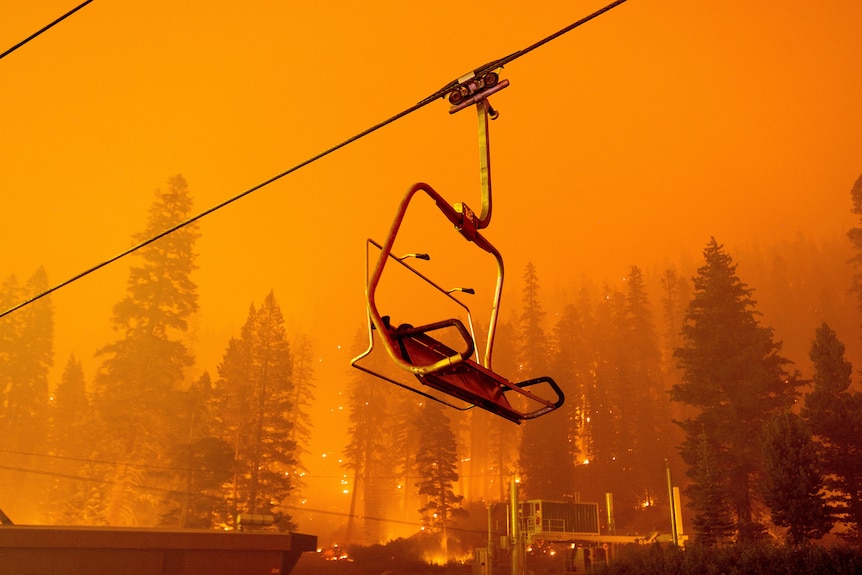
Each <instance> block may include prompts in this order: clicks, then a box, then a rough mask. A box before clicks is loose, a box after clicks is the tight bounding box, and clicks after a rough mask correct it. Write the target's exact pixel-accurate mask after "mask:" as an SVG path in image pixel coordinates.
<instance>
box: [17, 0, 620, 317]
mask: <svg viewBox="0 0 862 575" xmlns="http://www.w3.org/2000/svg"><path fill="white" fill-rule="evenodd" d="M90 1H92V0H90ZM624 2H626V0H616V1H615V2H612V3H610V4H608V5H607V6H605V7H604V8H600V9H599V10H596V11H595V12H593V13H592V14H590V15H588V16H585V17H583V18H581V19H580V20H578V21H576V22H573V23H572V24H570V25H568V26H566V27H565V28H562V29H561V30H558V31H557V32H554V33H553V34H551V35H550V36H547V37H545V38H543V39H541V40H539V41H538V42H536V43H535V44H532V45H530V46H528V47H527V48H524V49H523V50H519V51H517V52H513V53H511V54H509V55H508V56H506V57H504V58H500V59H499V60H494V61H493V62H489V63H487V64H485V65H484V66H480V67H479V68H476V70H474V73H475V74H476V75H477V76H479V75H482V74H484V73H485V72H487V71H489V70H495V69H497V68H500V67H502V66H504V65H505V64H508V63H509V62H512V61H514V60H516V59H518V58H520V57H521V56H524V55H526V54H528V53H530V52H532V51H533V50H535V49H536V48H538V47H540V46H543V45H544V44H547V43H548V42H550V41H551V40H554V39H556V38H558V37H560V36H562V35H563V34H566V33H567V32H571V31H572V30H574V29H575V28H578V27H579V26H582V25H584V24H586V23H587V22H589V21H590V20H593V19H595V18H598V17H599V16H601V15H602V14H604V13H605V12H608V11H609V10H611V9H613V8H616V7H617V6H619V5H620V4H623V3H624ZM457 85H458V81H457V80H452V81H451V82H449V83H448V84H446V85H445V86H443V87H442V88H440V89H439V90H437V91H436V92H434V93H433V94H431V95H430V96H428V97H426V98H424V99H423V100H420V101H419V102H418V103H416V104H414V105H413V106H410V107H409V108H407V109H405V110H403V111H401V112H398V113H397V114H395V115H394V116H392V117H390V118H387V119H386V120H383V121H382V122H380V123H378V124H375V125H373V126H371V127H370V128H367V129H365V130H363V131H362V132H359V133H358V134H356V135H354V136H351V137H350V138H347V139H346V140H344V141H343V142H341V143H339V144H336V145H334V146H332V147H330V148H327V149H326V150H324V151H322V152H320V153H318V154H316V155H314V156H312V157H310V158H308V159H307V160H304V161H302V162H300V163H298V164H296V165H295V166H293V167H291V168H288V169H287V170H285V171H283V172H281V173H280V174H277V175H275V176H272V177H271V178H269V179H268V180H265V181H263V182H261V183H259V184H257V185H256V186H253V187H251V188H249V189H247V190H245V191H244V192H241V193H239V194H237V195H235V196H233V197H232V198H228V199H227V200H225V201H223V202H221V203H220V204H217V205H215V206H213V207H211V208H209V209H207V210H204V211H203V212H201V213H199V214H197V215H196V216H192V217H190V218H189V219H187V220H185V221H182V222H180V223H178V224H176V225H175V226H173V227H170V228H168V229H166V230H165V231H163V232H161V233H159V234H157V235H155V236H153V237H151V238H149V239H147V240H144V241H143V242H141V243H139V244H137V245H134V246H132V247H130V248H129V249H127V250H125V251H123V252H120V253H119V254H117V255H115V256H114V257H112V258H109V259H107V260H105V261H103V262H102V263H99V264H96V265H95V266H93V267H91V268H89V269H86V270H84V271H82V272H81V273H79V274H77V275H75V276H72V277H71V278H69V279H67V280H66V281H64V282H62V283H59V284H57V285H55V286H54V287H51V288H49V289H47V290H45V291H43V292H41V293H39V294H37V295H35V296H33V297H31V298H29V299H26V300H24V301H22V302H21V303H19V304H18V305H15V306H13V307H11V308H9V309H7V310H6V311H4V312H3V313H0V318H3V317H5V316H7V315H9V314H10V313H12V312H14V311H17V310H19V309H21V308H22V307H24V306H27V305H29V304H31V303H33V302H35V301H37V300H39V299H42V298H43V297H45V296H47V295H50V294H52V293H54V292H55V291H57V290H59V289H60V288H63V287H65V286H67V285H69V284H71V283H73V282H75V281H78V280H79V279H81V278H83V277H85V276H88V275H90V274H91V273H93V272H95V271H97V270H99V269H101V268H103V267H105V266H107V265H108V264H112V263H114V262H115V261H117V260H119V259H122V258H124V257H126V256H128V255H131V254H132V253H134V252H136V251H138V250H139V249H141V248H143V247H146V246H148V245H150V244H151V243H153V242H155V241H157V240H159V239H161V238H163V237H165V236H167V235H169V234H172V233H174V232H175V231H177V230H180V229H182V228H184V227H186V226H188V225H190V224H193V223H195V222H196V221H198V220H200V219H201V218H203V217H205V216H208V215H209V214H211V213H213V212H215V211H218V210H220V209H222V208H224V207H226V206H228V205H230V204H232V203H234V202H235V201H237V200H240V199H242V198H244V197H245V196H247V195H249V194H251V193H253V192H256V191H257V190H259V189H261V188H263V187H265V186H268V185H270V184H272V183H274V182H276V181H278V180H280V179H281V178H283V177H285V176H287V175H289V174H292V173H293V172H296V171H297V170H300V169H302V168H304V167H305V166H307V165H309V164H312V163H314V162H316V161H318V160H320V159H322V158H324V157H326V156H328V155H329V154H331V153H333V152H335V151H338V150H340V149H341V148H343V147H345V146H347V145H348V144H352V143H353V142H355V141H357V140H359V139H361V138H364V137H365V136H368V135H369V134H371V133H373V132H376V131H377V130H379V129H381V128H383V127H385V126H388V125H389V124H391V123H393V122H395V121H397V120H400V119H401V118H403V117H404V116H407V115H408V114H412V113H413V112H415V111H417V110H419V109H420V108H424V107H425V106H427V105H428V104H430V103H431V102H433V101H434V100H436V99H437V98H443V97H445V96H446V95H448V93H449V92H450V91H451V90H452V89H453V88H455V87H456V86H457Z"/></svg>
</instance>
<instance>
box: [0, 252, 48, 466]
mask: <svg viewBox="0 0 862 575" xmlns="http://www.w3.org/2000/svg"><path fill="white" fill-rule="evenodd" d="M47 288H48V276H47V275H46V273H45V270H44V268H39V269H38V270H36V273H34V274H33V276H32V277H31V278H30V279H29V280H28V281H27V283H26V284H25V285H24V286H23V288H21V289H19V288H18V286H17V281H16V280H15V278H14V276H12V277H10V278H9V280H7V282H6V285H5V286H4V290H3V291H4V292H5V294H4V295H5V297H4V298H3V299H13V298H14V299H18V298H19V297H20V295H22V294H26V296H32V295H34V294H37V293H41V292H43V291H45V290H46V289H47ZM16 303H17V302H16ZM6 319H7V318H4V320H3V329H2V330H0V392H2V396H0V397H2V405H0V407H2V410H0V446H2V447H5V448H6V449H10V450H13V451H23V452H29V453H41V452H44V450H45V448H46V442H47V439H48V437H47V426H46V425H45V422H46V421H47V420H48V371H49V370H50V369H51V367H52V365H53V360H54V348H53V345H54V311H53V307H52V304H51V301H50V299H49V298H42V299H41V300H39V301H36V302H35V303H31V304H29V305H27V306H26V307H24V308H21V309H20V310H18V311H17V312H15V314H13V317H11V318H9V320H8V321H5V320H6Z"/></svg>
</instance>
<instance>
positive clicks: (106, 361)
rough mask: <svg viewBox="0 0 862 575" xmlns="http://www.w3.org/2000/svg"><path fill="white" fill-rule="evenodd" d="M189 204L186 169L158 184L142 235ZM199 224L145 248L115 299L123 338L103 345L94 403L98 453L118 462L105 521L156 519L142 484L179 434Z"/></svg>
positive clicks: (174, 219) (176, 218)
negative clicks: (161, 187) (123, 293)
mask: <svg viewBox="0 0 862 575" xmlns="http://www.w3.org/2000/svg"><path fill="white" fill-rule="evenodd" d="M191 208H192V198H191V195H190V193H189V189H188V185H187V183H186V181H185V179H183V177H182V176H174V177H172V178H170V179H169V180H168V186H167V189H166V190H164V191H162V190H157V191H156V199H155V201H154V202H153V204H152V206H151V207H150V211H149V216H148V219H147V225H146V228H145V230H144V231H143V232H142V233H141V234H138V235H137V236H136V238H135V239H136V240H138V241H143V240H145V239H148V238H151V237H153V236H155V235H157V234H158V233H161V232H163V231H164V230H166V229H168V228H170V227H172V226H174V225H176V224H177V223H179V222H181V221H184V220H186V219H187V218H188V215H189V213H190V211H191ZM197 238H198V231H197V228H196V227H195V226H194V225H190V226H186V227H184V228H182V229H180V230H178V231H175V232H174V233H171V234H169V235H167V236H165V237H163V238H161V239H160V240H158V241H156V242H154V243H152V244H150V245H149V246H147V247H145V248H142V249H141V250H140V251H138V252H137V253H136V255H137V256H138V257H139V258H140V259H141V260H142V261H141V264H140V265H138V266H135V267H132V268H131V270H130V272H129V279H128V283H127V294H126V296H125V297H124V298H123V299H122V300H121V301H120V302H118V303H117V304H116V305H115V306H114V310H113V318H112V319H113V323H114V328H115V330H116V331H117V332H118V333H119V339H118V340H117V341H116V342H114V343H111V344H108V345H106V346H104V347H103V348H101V349H100V350H99V352H98V354H99V356H101V357H102V358H103V360H102V364H101V366H100V369H99V372H98V373H97V375H96V380H95V394H94V397H93V407H94V409H95V411H96V413H97V418H98V424H99V425H100V426H101V427H100V431H99V435H100V436H101V438H102V439H101V441H100V442H99V445H98V446H97V448H98V459H100V460H103V461H113V462H117V464H116V465H115V466H114V467H113V469H111V470H109V471H107V473H108V474H107V475H106V476H105V477H104V480H105V482H106V483H105V485H106V486H107V488H108V490H109V491H108V492H107V493H105V494H104V499H105V500H106V501H107V502H108V506H107V511H106V513H107V517H106V520H107V522H108V523H109V524H111V525H119V524H125V525H140V524H154V523H155V522H156V518H155V513H156V511H155V510H156V509H157V502H156V501H155V500H154V492H153V491H152V490H143V489H142V486H143V485H145V484H146V482H147V479H148V477H147V473H148V472H147V470H152V469H154V467H153V466H154V465H155V466H159V465H162V466H164V465H165V463H166V461H167V459H168V451H169V446H170V445H173V444H174V443H175V442H176V441H177V436H178V434H179V433H180V430H179V429H178V427H177V425H176V422H177V421H178V417H177V406H178V405H179V402H178V399H179V393H180V392H179V387H180V385H181V384H182V381H183V376H184V370H185V369H186V368H187V367H189V366H191V365H192V363H193V357H192V354H191V353H190V351H189V350H188V348H187V347H186V345H185V344H184V343H183V341H182V336H183V334H184V332H185V331H186V329H187V327H188V320H189V318H190V317H191V316H192V315H193V314H194V313H195V312H196V311H197V309H198V296H197V287H196V286H195V284H194V282H193V281H192V279H191V274H192V272H193V271H194V269H195V263H194V260H195V253H194V244H195V241H196V239H197Z"/></svg>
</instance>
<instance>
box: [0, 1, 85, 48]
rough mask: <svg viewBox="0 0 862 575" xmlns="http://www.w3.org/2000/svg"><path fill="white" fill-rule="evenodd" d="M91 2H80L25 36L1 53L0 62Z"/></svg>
mask: <svg viewBox="0 0 862 575" xmlns="http://www.w3.org/2000/svg"><path fill="white" fill-rule="evenodd" d="M92 1H93V0H86V2H82V3H81V4H79V5H78V6H76V7H75V8H72V9H71V10H69V11H68V12H66V13H65V14H63V15H62V16H60V17H59V18H57V19H56V20H54V21H53V22H51V23H50V24H48V25H47V26H45V27H44V28H42V29H41V30H38V31H37V32H34V33H33V34H30V35H29V36H27V37H26V38H24V39H23V40H21V41H20V42H18V43H17V44H15V45H14V46H12V47H11V48H9V49H8V50H6V51H5V52H3V53H2V54H0V60H2V59H3V58H5V57H6V56H8V55H9V54H11V53H12V52H14V51H15V50H17V49H18V48H20V47H21V46H23V45H24V44H26V43H27V42H29V41H30V40H32V39H33V38H35V37H36V36H38V35H40V34H41V33H42V32H46V31H47V30H48V29H50V28H53V27H54V26H56V25H57V24H59V23H60V22H62V21H63V20H65V19H66V18H68V17H69V16H71V15H72V14H74V13H75V12H77V11H78V10H80V9H81V8H83V7H84V6H86V5H87V4H89V3H90V2H92Z"/></svg>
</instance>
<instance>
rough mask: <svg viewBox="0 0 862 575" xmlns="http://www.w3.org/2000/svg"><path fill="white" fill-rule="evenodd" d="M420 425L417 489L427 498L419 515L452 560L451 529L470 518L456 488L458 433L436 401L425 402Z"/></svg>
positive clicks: (443, 552)
mask: <svg viewBox="0 0 862 575" xmlns="http://www.w3.org/2000/svg"><path fill="white" fill-rule="evenodd" d="M416 424H417V425H418V429H419V441H420V443H419V451H418V453H417V455H416V469H417V471H418V472H419V477H421V479H420V480H419V481H418V482H417V483H416V487H417V488H418V489H419V494H420V495H425V496H426V497H427V499H426V501H427V502H426V503H425V505H423V506H422V507H421V508H420V509H419V513H421V514H422V522H423V524H424V525H425V526H426V527H427V528H428V529H429V530H430V531H431V532H432V533H437V534H439V535H440V541H441V543H440V545H441V548H440V549H441V552H442V554H443V556H444V557H448V554H449V551H448V532H449V529H450V528H451V527H452V526H453V521H454V520H455V519H456V518H458V517H464V516H466V515H467V512H466V511H465V510H464V509H463V508H462V507H461V500H462V496H460V495H455V492H454V491H453V488H452V486H453V484H454V483H455V482H456V481H458V471H457V469H458V454H457V452H456V448H455V434H454V433H453V432H452V427H451V423H450V421H449V418H448V417H447V416H446V412H445V411H444V407H443V406H442V405H441V404H439V403H437V402H436V401H426V402H425V403H424V405H423V406H422V410H421V411H420V415H419V419H418V421H417V422H416Z"/></svg>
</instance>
